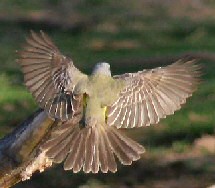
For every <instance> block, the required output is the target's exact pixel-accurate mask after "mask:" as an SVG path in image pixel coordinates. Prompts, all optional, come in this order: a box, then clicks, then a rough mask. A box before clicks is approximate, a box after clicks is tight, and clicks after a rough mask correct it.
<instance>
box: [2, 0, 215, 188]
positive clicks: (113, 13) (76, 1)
mask: <svg viewBox="0 0 215 188" xmlns="http://www.w3.org/2000/svg"><path fill="white" fill-rule="evenodd" d="M30 29H33V30H35V31H39V30H43V31H45V32H46V33H48V34H49V35H50V37H51V38H52V39H53V40H54V41H55V43H56V44H57V46H58V47H59V49H61V51H62V52H63V53H64V54H66V55H69V56H70V57H72V59H73V61H74V64H75V65H76V66H77V67H78V68H80V69H81V70H82V71H84V72H85V73H90V72H91V70H92V67H93V65H94V64H95V63H97V62H99V61H106V62H109V63H110V64H111V67H112V72H113V73H114V74H120V73H123V72H134V71H137V70H142V69H145V68H153V67H155V64H153V63H150V62H149V63H142V64H141V63H140V62H141V60H145V59H146V58H148V57H163V59H164V60H165V57H166V56H167V55H173V56H174V55H178V54H181V53H184V52H188V51H192V52H211V53H215V52H214V51H215V1H213V0H160V1H159V0H133V1H126V0H119V1H114V0H71V1H69V0H31V1H27V0H10V1H7V0H1V1H0V44H1V45H0V61H1V63H0V88H1V89H0V136H1V137H3V136H4V135H5V134H7V133H8V132H10V131H11V130H12V129H14V128H15V127H16V126H17V125H18V124H19V123H21V122H22V121H23V120H24V119H26V118H27V117H28V116H29V115H30V114H31V113H32V112H34V111H35V110H36V109H37V108H38V106H37V105H36V103H35V102H34V100H33V99H32V97H31V95H30V94H29V93H28V91H27V90H26V88H25V87H24V85H23V76H22V73H21V70H20V68H19V66H18V65H17V64H16V62H15V59H16V58H17V56H16V53H15V51H16V50H19V49H21V46H22V44H23V43H24V40H25V37H26V36H27V35H28V34H29V30H30ZM123 62H126V64H124V63H123ZM199 63H200V64H202V65H203V72H204V74H203V82H202V84H201V85H200V87H199V89H198V91H197V92H195V94H194V96H193V97H192V98H190V99H189V100H188V102H187V104H186V105H184V106H183V109H182V110H180V111H179V112H176V113H175V115H174V116H170V117H168V118H167V119H164V120H161V122H160V123H159V124H158V125H156V126H151V127H146V128H141V129H136V130H130V131H128V134H130V135H131V136H132V137H133V138H134V139H136V140H138V141H139V142H141V143H142V144H143V145H144V146H145V148H146V153H145V154H144V155H143V157H142V159H141V160H139V161H137V162H134V163H133V164H132V166H126V167H123V166H121V165H119V169H118V172H117V173H116V174H97V175H92V174H83V173H79V174H73V173H72V172H70V171H67V172H65V171H64V170H63V168H62V166H61V165H58V166H56V167H54V168H51V169H49V170H47V171H46V172H44V173H42V174H39V173H38V174H34V175H33V177H32V179H31V180H29V181H26V182H21V183H19V184H18V185H16V186H14V187H16V188H47V187H48V188H55V187H62V188H69V187H73V188H76V187H79V188H109V187H116V188H128V187H135V188H145V187H149V188H163V187H165V188H166V187H173V188H179V187H180V188H181V187H184V188H201V187H202V188H205V187H209V186H211V185H213V184H215V61H212V60H211V61H200V62H199ZM157 65H158V64H156V66H157ZM159 66H164V64H163V61H162V63H160V64H159Z"/></svg>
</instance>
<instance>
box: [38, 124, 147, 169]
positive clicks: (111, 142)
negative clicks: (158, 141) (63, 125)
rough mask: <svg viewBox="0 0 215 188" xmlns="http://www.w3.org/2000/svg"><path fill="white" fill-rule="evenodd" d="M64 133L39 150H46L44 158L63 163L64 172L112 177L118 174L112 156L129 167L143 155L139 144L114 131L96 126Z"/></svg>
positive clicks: (78, 128)
mask: <svg viewBox="0 0 215 188" xmlns="http://www.w3.org/2000/svg"><path fill="white" fill-rule="evenodd" d="M66 132H67V134H66V133H65V132H61V133H62V134H61V135H59V136H58V137H57V136H56V135H55V137H54V138H51V139H50V140H49V141H47V143H45V144H44V146H43V147H42V149H44V148H45V149H46V150H47V152H46V155H47V156H48V157H50V158H51V159H52V160H53V162H55V163H60V162H62V161H63V160H65V162H64V169H65V170H73V172H74V173H77V172H79V171H80V170H81V169H83V171H84V172H85V173H90V172H92V173H98V172H99V170H100V171H101V172H103V173H107V172H108V171H111V172H113V173H114V172H116V171H117V164H116V161H115V156H116V157H117V158H118V159H119V161H120V162H121V163H122V164H124V165H130V164H131V163H132V161H136V160H138V159H139V158H140V155H141V154H142V153H143V152H144V148H143V147H142V146H141V145H140V144H138V143H137V142H135V141H133V140H132V139H130V138H128V137H127V136H125V135H123V134H121V132H120V131H119V130H118V129H116V128H115V127H110V126H107V125H100V124H96V125H94V126H88V127H85V128H82V129H81V128H80V127H79V126H71V127H70V129H68V130H67V131H66ZM62 135H64V136H62ZM65 136H66V138H65ZM52 144H53V145H52Z"/></svg>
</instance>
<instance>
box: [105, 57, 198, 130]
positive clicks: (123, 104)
mask: <svg viewBox="0 0 215 188" xmlns="http://www.w3.org/2000/svg"><path fill="white" fill-rule="evenodd" d="M199 69H200V67H199V66H198V65H196V64H195V63H194V61H187V62H183V61H182V60H179V61H177V62H176V63H174V64H172V65H169V66H167V67H163V68H160V67H159V68H155V69H151V70H145V71H140V72H137V73H127V74H123V75H119V76H115V77H114V78H115V79H116V80H121V81H124V82H125V87H124V89H123V90H122V91H121V92H120V94H119V97H118V99H117V100H116V101H115V102H114V103H113V104H112V105H110V106H109V107H108V108H107V124H108V125H110V126H112V125H113V126H116V127H117V128H133V127H142V126H148V125H150V124H156V123H158V121H159V120H160V118H165V117H166V116H167V115H170V114H173V113H174V112H175V111H176V110H178V109H180V108H181V105H182V104H184V103H185V102H186V99H187V98H188V97H189V96H191V95H192V93H193V92H194V91H195V90H196V88H197V85H198V83H199V76H200V72H199Z"/></svg>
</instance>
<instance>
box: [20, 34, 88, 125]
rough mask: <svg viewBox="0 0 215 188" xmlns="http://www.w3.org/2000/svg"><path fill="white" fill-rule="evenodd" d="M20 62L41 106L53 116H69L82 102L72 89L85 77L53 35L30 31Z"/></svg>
mask: <svg viewBox="0 0 215 188" xmlns="http://www.w3.org/2000/svg"><path fill="white" fill-rule="evenodd" d="M19 56H20V57H19V59H18V63H19V64H20V65H21V67H22V71H23V73H24V81H25V84H26V86H27V88H28V89H29V90H30V92H31V93H32V95H33V96H34V98H35V99H36V101H37V102H38V104H39V106H40V107H41V108H43V109H45V111H46V112H47V113H48V114H49V116H50V117H51V118H58V119H61V120H63V121H65V120H67V119H69V118H70V117H71V116H72V115H73V114H74V111H75V110H76V108H77V105H79V102H78V100H76V98H77V97H76V96H75V95H74V93H73V89H74V87H75V85H76V84H77V82H78V81H79V80H80V79H82V78H85V77H86V75H84V74H82V73H81V72H80V71H79V70H78V69H77V68H76V67H75V66H74V65H73V62H72V60H71V59H70V58H68V57H66V56H64V55H62V54H61V53H60V51H59V50H58V48H57V47H56V46H55V44H54V43H53V42H52V41H51V39H50V38H49V37H48V36H47V35H46V34H45V33H43V32H42V31H41V32H40V33H38V34H37V33H34V32H33V31H32V32H31V35H30V37H28V38H27V43H26V45H25V47H24V50H23V51H20V52H19Z"/></svg>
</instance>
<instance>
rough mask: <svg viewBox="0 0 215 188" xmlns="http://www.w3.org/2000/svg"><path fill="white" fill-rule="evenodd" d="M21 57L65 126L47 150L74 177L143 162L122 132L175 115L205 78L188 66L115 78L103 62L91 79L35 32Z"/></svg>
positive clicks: (35, 87)
mask: <svg viewBox="0 0 215 188" xmlns="http://www.w3.org/2000/svg"><path fill="white" fill-rule="evenodd" d="M19 54H20V58H19V60H18V62H19V64H20V65H21V67H22V71H23V73H24V81H25V84H26V86H27V88H28V89H29V91H30V92H31V93H32V95H33V96H34V98H35V100H36V101H37V103H38V104H39V106H40V107H41V108H43V109H44V110H45V111H46V112H47V114H48V116H49V117H50V118H52V119H55V120H59V121H60V122H63V123H62V124H61V125H59V126H57V127H56V128H55V129H54V130H53V132H52V134H51V137H50V139H49V140H48V141H47V142H45V143H44V145H43V146H42V147H41V149H42V150H46V155H47V156H48V157H49V158H51V159H52V160H53V161H54V162H56V163H60V162H62V161H64V169H65V170H70V169H72V170H73V172H79V171H80V170H81V169H83V171H84V172H86V173H89V172H92V173H97V172H99V170H101V171H102V172H103V173H106V172H108V171H111V172H116V171H117V165H116V161H115V156H116V157H117V158H118V159H119V161H120V162H121V163H122V164H124V165H130V164H131V163H132V161H136V160H138V159H139V158H140V156H141V154H142V153H144V148H143V146H141V145H140V144H138V143H137V142H135V141H133V140H132V139H130V138H128V137H127V136H125V135H124V134H122V133H121V130H119V129H120V128H137V127H143V126H149V125H150V124H156V123H158V122H159V120H160V119H161V118H165V117H166V116H167V115H170V114H173V113H174V112H175V111H176V110H178V109H180V108H181V105H182V104H184V103H185V102H186V99H187V98H188V97H190V96H191V95H192V93H193V92H194V91H195V90H196V88H197V86H198V83H199V77H200V71H199V69H200V68H199V66H198V65H196V64H195V62H194V61H183V60H179V61H177V62H176V63H173V64H172V65H169V66H166V67H162V68H161V67H159V68H155V69H151V70H143V71H139V72H137V73H126V74H122V75H115V76H112V75H111V71H110V65H109V64H108V63H105V62H102V63H98V64H96V66H95V68H94V69H93V71H92V74H91V75H86V74H84V73H82V72H81V71H79V70H78V69H77V68H76V67H75V66H74V64H73V62H72V60H71V59H70V58H69V57H66V56H64V55H62V54H61V53H60V51H59V50H58V48H57V47H56V45H55V44H54V43H53V42H52V40H51V39H50V38H49V37H48V36H47V35H46V34H45V33H43V32H42V31H41V32H40V33H35V32H31V35H30V37H28V38H27V43H26V45H25V46H24V50H23V51H20V53H19Z"/></svg>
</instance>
